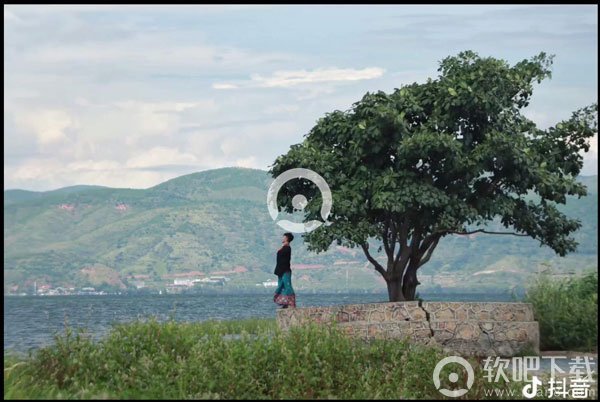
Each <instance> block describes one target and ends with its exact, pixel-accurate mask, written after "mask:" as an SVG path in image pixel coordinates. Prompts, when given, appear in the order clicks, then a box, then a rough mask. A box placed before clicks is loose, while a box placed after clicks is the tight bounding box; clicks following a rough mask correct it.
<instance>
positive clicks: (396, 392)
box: [4, 320, 522, 399]
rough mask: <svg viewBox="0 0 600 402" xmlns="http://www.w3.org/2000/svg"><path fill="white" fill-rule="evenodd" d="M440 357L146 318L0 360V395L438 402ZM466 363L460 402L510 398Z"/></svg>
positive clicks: (320, 333) (427, 350)
mask: <svg viewBox="0 0 600 402" xmlns="http://www.w3.org/2000/svg"><path fill="white" fill-rule="evenodd" d="M232 333H237V334H238V336H233V337H232V336H227V335H231V334H232ZM443 357H446V354H444V353H442V352H441V351H440V350H439V349H435V348H431V347H425V346H419V345H411V344H409V343H407V342H403V341H398V340H395V341H390V340H375V341H372V342H363V341H360V340H357V339H351V338H349V337H348V336H345V335H344V334H342V333H341V331H339V330H338V328H337V327H335V326H331V327H326V326H317V325H310V326H306V327H294V328H292V329H291V330H290V331H289V332H287V333H286V332H281V331H279V330H278V329H277V328H276V326H275V321H274V320H262V321H260V320H250V321H242V322H236V323H234V322H209V323H176V322H173V321H169V322H163V323H159V322H157V321H156V320H148V321H145V322H133V323H129V324H122V325H117V326H115V327H113V328H112V330H111V332H110V333H109V334H108V335H107V336H105V337H104V338H102V339H101V340H100V341H98V342H93V341H91V340H90V339H89V337H87V336H86V335H85V334H84V333H79V332H78V333H75V334H74V333H73V332H72V331H68V332H67V333H66V334H65V335H64V336H62V337H57V339H56V342H55V344H53V345H52V346H49V347H46V348H44V349H40V350H39V351H38V352H37V353H35V354H33V355H31V356H30V357H29V358H28V359H27V360H25V361H22V362H18V361H16V360H14V359H12V358H8V359H7V358H5V362H4V366H5V369H4V386H5V388H4V389H5V391H4V397H5V399H13V398H42V399H49V398H50V399H53V398H69V399H89V398H94V399H96V398H120V399H298V398H300V399H327V398H336V399H340V398H341V399H438V398H440V397H442V395H441V394H440V393H439V392H438V391H437V389H436V388H435V386H434V384H433V381H432V373H433V371H434V367H435V365H436V364H437V363H438V362H439V361H440V360H441V359H442V358H443ZM472 363H473V367H475V384H474V385H473V388H472V389H471V390H470V391H469V393H468V394H467V396H468V397H469V398H471V399H483V398H485V395H484V393H483V390H484V389H485V388H487V389H492V387H493V388H497V389H508V388H510V389H513V390H515V392H518V393H517V394H516V395H520V389H521V387H522V384H521V385H519V384H517V383H512V382H511V383H509V384H490V383H488V382H487V381H486V380H484V375H483V373H482V370H481V369H480V368H478V365H477V363H476V361H475V360H473V361H472ZM449 373H450V368H448V367H446V368H445V369H444V370H442V375H441V379H442V385H443V386H444V387H445V388H453V385H451V384H450V383H449V382H448V381H447V380H445V379H447V378H448V374H449ZM488 398H491V397H488ZM494 398H496V397H494Z"/></svg>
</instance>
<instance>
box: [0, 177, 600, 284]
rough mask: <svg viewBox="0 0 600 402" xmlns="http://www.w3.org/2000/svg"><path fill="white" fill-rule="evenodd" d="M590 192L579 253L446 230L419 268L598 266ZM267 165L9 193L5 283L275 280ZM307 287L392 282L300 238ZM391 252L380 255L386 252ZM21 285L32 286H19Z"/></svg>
mask: <svg viewBox="0 0 600 402" xmlns="http://www.w3.org/2000/svg"><path fill="white" fill-rule="evenodd" d="M580 180H581V181H583V182H584V183H585V184H586V185H587V186H588V191H589V195H588V196H587V197H583V198H581V199H577V198H574V197H571V198H569V200H568V202H567V205H565V206H561V209H562V210H563V211H564V212H565V213H567V214H568V215H569V216H572V217H575V218H579V219H581V220H582V222H583V227H582V229H581V230H580V231H579V232H578V233H577V234H576V236H575V237H576V238H577V240H578V241H579V242H580V246H579V249H578V251H577V252H576V253H573V254H571V255H568V256H567V257H564V258H561V257H558V256H556V255H555V254H554V252H553V251H552V250H550V249H549V248H547V247H543V248H540V247H539V243H538V242H537V241H535V240H532V239H528V238H526V239H524V238H521V237H514V236H493V235H484V234H478V235H471V236H448V237H446V238H444V239H443V240H442V241H441V242H440V245H439V246H438V248H437V249H436V252H435V253H434V255H433V257H432V258H431V260H430V262H429V263H428V264H427V265H426V266H424V267H423V268H422V269H421V270H420V274H419V279H420V281H421V283H422V287H420V288H419V289H422V288H430V289H438V290H448V289H461V290H469V289H479V290H481V289H484V288H486V289H487V288H489V289H494V290H506V289H510V288H513V287H515V286H517V287H519V286H522V285H523V284H524V283H526V280H527V278H528V276H529V275H531V274H532V273H534V272H537V271H538V270H540V269H545V268H544V267H545V266H546V265H549V266H552V267H554V268H555V269H556V270H558V271H559V272H566V271H580V270H583V269H588V268H592V269H596V268H597V261H598V259H597V241H598V238H597V215H598V191H597V176H587V177H585V176H584V177H580ZM271 181H272V178H271V177H270V176H269V175H268V174H267V172H265V171H262V170H255V169H244V168H223V169H215V170H209V171H204V172H199V173H193V174H188V175H185V176H181V177H178V178H175V179H172V180H169V181H166V182H164V183H161V184H159V185H157V186H154V187H151V188H148V189H122V188H109V187H102V186H72V187H66V188H62V189H58V190H53V191H45V192H33V191H25V190H6V191H5V192H4V289H5V293H6V292H7V291H8V290H14V289H30V288H31V287H32V286H33V283H34V282H36V283H37V285H38V286H39V285H40V284H46V285H50V286H53V287H58V286H62V287H65V286H67V287H82V286H96V287H106V288H110V289H125V288H131V287H135V286H136V284H137V285H138V286H139V282H140V281H143V282H144V285H145V286H150V287H159V288H160V287H164V286H165V285H166V284H167V283H173V279H174V278H177V277H185V276H186V274H187V275H188V277H197V278H201V277H208V276H211V275H213V276H214V275H220V276H227V277H228V278H229V279H230V281H229V282H227V286H229V287H230V288H233V289H250V288H252V289H256V285H257V283H260V282H262V281H265V280H270V279H273V278H274V276H273V268H274V265H275V252H276V250H277V249H278V248H279V247H280V242H281V235H282V233H283V230H282V229H281V228H280V227H279V226H277V225H276V224H275V222H273V221H272V220H271V217H270V216H269V214H268V210H267V207H266V194H267V189H268V187H269V185H270V183H271ZM292 246H293V254H292V264H293V269H294V276H295V280H294V286H295V287H297V288H298V290H302V289H317V290H324V289H328V290H342V289H368V290H382V291H383V290H385V285H384V282H383V279H382V278H381V277H380V275H379V274H377V273H376V272H375V271H374V270H373V268H372V267H371V266H370V264H368V263H367V262H366V258H365V257H364V255H363V254H362V252H361V251H359V250H357V249H346V248H344V247H339V246H336V245H335V244H334V245H332V247H331V248H330V250H329V251H328V252H326V253H321V254H314V253H309V252H308V251H307V250H306V248H305V246H304V245H303V242H302V237H301V236H300V235H299V236H297V237H296V240H294V242H293V243H292ZM383 254H384V253H383V252H380V253H379V257H378V258H380V259H382V260H383V259H384V257H383ZM19 291H21V290H19Z"/></svg>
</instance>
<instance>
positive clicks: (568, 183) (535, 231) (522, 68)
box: [270, 51, 597, 301]
mask: <svg viewBox="0 0 600 402" xmlns="http://www.w3.org/2000/svg"><path fill="white" fill-rule="evenodd" d="M551 64H552V56H548V55H546V54H545V53H540V54H539V55H537V56H535V57H533V58H531V59H530V60H523V61H521V62H519V63H516V64H515V65H514V66H510V65H509V64H508V63H507V62H506V61H504V60H499V59H495V58H492V57H487V58H482V57H479V56H478V55H477V54H476V53H474V52H472V51H465V52H462V53H459V54H458V55H457V56H452V57H447V58H445V59H444V60H443V61H442V62H441V63H440V68H439V71H440V75H439V77H438V78H437V79H435V80H432V79H429V80H428V81H427V82H426V83H423V84H417V83H414V84H411V85H407V86H404V87H401V88H399V89H396V90H395V91H394V92H393V93H391V94H387V93H384V92H382V91H379V92H377V93H367V94H366V95H365V96H364V97H363V98H362V99H361V100H360V101H358V102H356V103H355V104H354V105H353V106H352V108H351V109H350V110H347V111H339V110H336V111H334V112H331V113H328V114H327V115H326V116H325V117H323V118H321V119H319V121H318V122H317V124H316V125H315V126H314V127H313V128H312V129H311V130H310V132H309V133H308V134H307V135H306V136H305V139H304V141H303V142H302V143H301V144H296V145H293V146H292V147H291V148H290V150H289V151H288V153H287V154H285V155H281V156H279V157H278V158H277V159H276V160H275V162H274V164H273V166H272V168H271V170H270V173H271V174H272V175H273V176H278V175H279V174H281V173H282V172H284V171H286V170H288V169H291V168H297V167H303V168H308V169H312V170H314V171H316V172H317V173H319V174H320V175H321V176H322V177H323V178H324V179H325V180H326V181H327V183H328V184H329V186H330V188H331V189H332V193H333V194H332V195H333V208H332V213H331V215H330V217H329V218H328V221H330V222H331V225H323V226H321V227H320V228H318V229H317V230H315V231H313V232H311V233H309V234H307V235H306V236H305V241H307V242H308V244H309V249H310V250H313V251H325V250H327V249H328V248H329V247H330V245H331V244H332V243H333V242H337V244H343V245H345V246H348V247H359V248H362V250H363V252H364V253H365V255H366V257H367V259H368V260H369V261H370V262H371V264H373V266H374V267H375V269H376V270H377V271H378V272H379V273H380V274H381V275H382V276H383V278H384V279H385V280H386V282H387V284H388V292H389V297H390V300H391V301H396V300H412V299H414V296H415V289H416V286H417V285H418V284H419V282H418V280H417V274H416V272H417V270H418V269H419V268H420V267H421V266H423V265H424V264H425V263H427V262H428V261H429V260H430V258H431V255H432V253H433V251H434V250H435V248H436V247H437V245H438V243H439V241H440V239H442V238H443V237H446V236H449V235H451V234H457V233H458V234H468V233H477V232H479V233H492V232H491V231H490V230H489V229H487V230H486V227H485V225H486V224H489V223H492V222H493V221H494V219H496V220H497V221H498V220H499V222H497V223H499V224H501V226H502V227H504V228H508V231H504V232H502V233H509V234H517V235H520V236H527V237H531V238H533V239H536V240H537V241H538V242H539V244H540V245H545V246H548V247H550V248H551V249H552V250H553V251H554V252H555V253H556V254H558V255H560V256H564V255H566V254H567V253H569V252H573V251H575V249H576V246H577V242H576V240H575V239H574V238H573V237H572V234H573V233H574V232H575V231H576V230H577V229H579V228H580V227H581V222H580V221H578V220H576V219H572V218H569V217H567V216H566V215H565V214H564V213H562V212H561V211H560V210H559V209H558V208H557V204H564V203H565V202H566V198H567V196H577V197H581V196H585V195H586V193H587V191H586V187H585V186H584V185H583V184H582V183H580V182H578V181H577V180H576V177H577V175H578V174H579V172H580V170H581V168H582V166H583V157H582V155H581V153H580V152H581V151H588V150H589V147H590V144H589V139H590V138H591V137H592V136H593V135H594V134H595V133H596V132H597V105H595V104H594V105H591V106H588V107H585V108H582V109H580V110H577V111H575V112H574V113H573V114H572V117H571V118H570V119H568V120H565V121H561V122H558V123H557V124H556V125H554V126H553V127H550V128H548V129H546V130H541V129H539V128H537V127H536V125H535V123H534V122H533V121H531V120H529V119H528V118H526V117H525V116H524V115H523V114H522V113H521V110H522V109H523V108H525V107H526V106H527V105H528V104H529V101H530V98H531V95H532V93H533V83H534V82H537V83H539V82H541V81H542V80H543V79H545V78H548V77H550V76H551V71H550V67H551ZM284 190H285V191H284V192H282V193H281V198H282V200H283V202H282V204H283V205H284V206H287V207H285V208H284V209H286V210H287V211H288V212H291V210H292V207H291V205H292V203H291V202H290V200H291V197H293V196H294V195H295V194H298V193H304V194H307V193H308V194H310V195H311V197H310V198H313V197H316V198H318V195H317V194H316V190H315V186H314V185H311V184H310V183H309V182H308V181H307V180H297V181H295V183H293V184H291V185H289V186H286V187H285V188H284ZM532 196H533V197H532ZM319 212H320V208H319V203H318V202H317V203H313V204H312V205H310V204H309V207H308V208H307V211H306V219H319ZM369 239H377V240H378V241H381V242H382V243H383V248H384V250H385V253H386V255H387V264H385V263H384V264H382V263H380V262H379V261H377V260H376V259H375V258H374V257H373V255H372V251H370V247H369Z"/></svg>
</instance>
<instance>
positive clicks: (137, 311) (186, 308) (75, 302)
mask: <svg viewBox="0 0 600 402" xmlns="http://www.w3.org/2000/svg"><path fill="white" fill-rule="evenodd" d="M422 298H423V299H424V300H431V301H436V300H445V301H511V298H510V296H509V295H508V294H489V293H486V294H446V295H428V294H423V296H422ZM382 301H387V295H385V294H299V295H298V301H297V306H298V307H308V306H328V305H335V304H352V303H369V302H382ZM275 311H276V309H275V304H273V299H272V297H271V295H270V294H256V295H222V294H220V295H160V296H159V295H148V296H45V297H34V296H23V297H5V298H4V350H5V351H6V350H7V349H10V350H12V351H16V352H27V351H28V350H29V349H31V348H37V347H40V346H44V345H48V344H49V343H51V342H52V340H53V334H55V333H56V332H60V333H62V332H64V324H65V322H66V323H68V325H69V326H70V327H84V328H87V330H88V331H89V332H91V333H92V334H94V337H96V338H98V337H100V336H102V335H103V334H104V333H106V332H107V331H108V330H109V329H110V327H111V324H112V323H120V322H128V321H133V320H136V319H144V318H148V317H151V316H152V317H157V319H159V320H167V319H169V318H173V319H175V320H177V321H205V320H209V319H218V320H229V319H240V318H251V317H264V318H274V317H275Z"/></svg>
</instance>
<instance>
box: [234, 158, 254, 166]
mask: <svg viewBox="0 0 600 402" xmlns="http://www.w3.org/2000/svg"><path fill="white" fill-rule="evenodd" d="M235 166H238V167H246V168H259V166H258V164H257V163H256V157H254V156H249V157H248V158H242V159H238V160H236V161H235Z"/></svg>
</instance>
